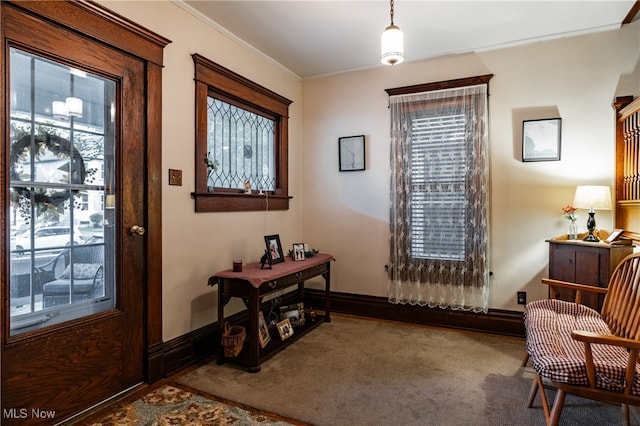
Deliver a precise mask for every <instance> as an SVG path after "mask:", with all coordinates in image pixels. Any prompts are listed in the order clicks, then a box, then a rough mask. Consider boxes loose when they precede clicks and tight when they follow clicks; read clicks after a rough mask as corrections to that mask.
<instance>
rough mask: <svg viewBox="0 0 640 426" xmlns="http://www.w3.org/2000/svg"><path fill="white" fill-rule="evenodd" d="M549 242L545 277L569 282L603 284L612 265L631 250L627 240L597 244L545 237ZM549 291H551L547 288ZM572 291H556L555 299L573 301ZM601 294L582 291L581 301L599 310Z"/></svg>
mask: <svg viewBox="0 0 640 426" xmlns="http://www.w3.org/2000/svg"><path fill="white" fill-rule="evenodd" d="M547 242H548V243H549V278H551V279H555V280H561V281H569V282H573V283H579V284H585V285H592V286H596V287H607V286H608V285H609V278H610V277H611V274H612V273H613V271H614V269H615V268H616V266H617V265H618V264H619V263H620V262H621V261H622V259H624V258H625V257H626V256H628V255H629V254H631V253H632V252H633V246H632V244H631V243H632V242H631V240H620V241H614V242H613V243H611V244H608V243H605V242H603V241H600V242H597V243H590V242H585V241H582V240H580V239H578V240H567V239H566V237H559V238H554V239H551V240H547ZM549 291H553V290H552V289H551V288H550V289H549ZM574 296H575V295H574V294H573V291H572V290H568V289H558V290H556V298H558V299H562V300H570V301H573V300H574ZM603 300H604V296H603V295H600V296H598V295H595V294H584V295H583V298H582V304H583V305H586V306H589V307H591V308H593V309H596V310H598V311H600V308H602V302H603Z"/></svg>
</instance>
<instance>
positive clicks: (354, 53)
mask: <svg viewBox="0 0 640 426" xmlns="http://www.w3.org/2000/svg"><path fill="white" fill-rule="evenodd" d="M173 1H174V2H175V3H176V4H178V5H179V6H181V7H182V8H184V9H186V10H187V11H189V12H190V13H192V14H193V15H195V16H197V17H199V18H201V19H203V20H204V21H207V22H209V23H210V24H211V25H213V26H214V27H216V28H217V29H218V30H220V31H221V32H223V33H225V34H227V35H229V36H231V37H232V38H234V39H236V40H238V41H239V42H240V43H242V44H245V45H249V46H252V47H253V48H255V49H257V50H258V51H260V52H262V53H263V54H264V55H266V56H268V57H270V58H271V59H273V60H274V61H276V62H278V63H280V64H281V65H282V66H284V67H285V68H287V69H289V70H290V71H292V72H293V73H295V74H296V75H298V76H299V77H301V78H308V77H313V76H319V75H325V74H333V73H339V72H344V71H349V70H356V69H365V68H371V67H376V66H380V67H383V66H385V65H382V64H381V63H380V35H381V34H382V32H383V31H384V28H385V27H386V26H387V25H389V23H390V16H389V1H385V0H373V1H356V0H353V1H312V0H298V1H267V0H263V1H238V0H236V1H217V0H216V1H205V0H173ZM634 5H635V8H634ZM637 7H638V4H637V2H636V1H635V0H603V1H593V0H591V1H577V0H572V1H559V0H558V1H540V0H538V1H522V0H511V1H504V0H502V1H498V0H493V1H486V0H485V1H483V0H480V1H457V0H454V1H451V0H449V1H417V0H395V6H394V9H395V13H394V23H395V24H396V25H397V26H399V27H400V29H401V30H402V31H403V33H404V51H405V61H419V60H424V59H430V58H437V57H442V56H446V55H453V54H460V53H466V52H474V51H483V50H489V49H495V48H500V47H507V46H514V45H518V44H524V43H533V42H536V41H541V40H548V39H553V38H560V37H568V36H573V35H579V34H585V33H591V32H596V31H607V30H613V29H617V28H620V25H621V23H622V22H623V21H624V20H625V17H627V15H628V14H629V12H630V11H631V10H632V9H633V10H637ZM635 19H638V15H636V16H635ZM396 66H402V65H401V64H400V65H396Z"/></svg>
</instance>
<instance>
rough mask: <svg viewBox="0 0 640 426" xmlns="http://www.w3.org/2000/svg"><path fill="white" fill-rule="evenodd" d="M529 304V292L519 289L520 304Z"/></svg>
mask: <svg viewBox="0 0 640 426" xmlns="http://www.w3.org/2000/svg"><path fill="white" fill-rule="evenodd" d="M526 304H527V292H526V291H519V292H518V305H526Z"/></svg>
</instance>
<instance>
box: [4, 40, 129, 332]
mask: <svg viewBox="0 0 640 426" xmlns="http://www.w3.org/2000/svg"><path fill="white" fill-rule="evenodd" d="M9 87H10V129H11V130H10V131H11V134H10V143H11V146H10V150H9V152H10V161H9V168H10V170H9V174H10V179H11V184H10V189H9V190H10V194H9V200H10V204H9V206H8V209H9V215H8V217H9V218H10V220H9V235H10V250H9V251H8V253H9V256H10V259H9V262H8V264H9V269H10V270H9V272H10V273H9V283H8V284H9V286H10V288H9V298H10V324H11V334H12V335H15V334H18V333H22V332H24V331H31V330H34V329H38V328H42V327H47V326H49V325H53V324H58V323H60V322H64V321H68V320H73V319H77V318H80V317H82V316H86V315H91V314H94V313H98V312H102V311H104V310H107V309H111V308H113V307H115V297H114V296H115V267H116V265H115V256H114V249H115V247H114V233H115V229H116V221H115V219H116V215H115V207H116V206H115V196H114V194H115V193H116V187H115V185H114V183H115V176H114V173H115V147H116V140H115V120H114V115H115V98H116V83H115V81H112V80H108V79H105V78H103V77H100V76H97V75H92V74H90V73H87V72H84V71H81V70H77V69H74V68H71V67H69V66H67V65H64V64H62V63H58V62H54V61H51V60H48V59H46V58H43V57H40V56H37V55H34V54H31V53H28V52H25V51H21V50H19V49H15V48H11V49H10V76H9Z"/></svg>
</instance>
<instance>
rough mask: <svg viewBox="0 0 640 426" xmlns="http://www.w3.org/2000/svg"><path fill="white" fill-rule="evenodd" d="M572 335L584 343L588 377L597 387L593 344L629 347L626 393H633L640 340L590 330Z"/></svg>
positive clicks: (590, 385)
mask: <svg viewBox="0 0 640 426" xmlns="http://www.w3.org/2000/svg"><path fill="white" fill-rule="evenodd" d="M571 337H573V338H574V339H576V340H578V341H581V342H583V343H584V357H585V364H586V367H587V378H588V379H589V387H590V388H592V389H595V388H596V368H595V364H594V362H593V351H592V348H591V344H592V343H595V344H602V345H613V346H620V347H622V348H625V349H627V351H628V352H629V355H628V357H627V366H626V367H625V383H626V385H625V388H624V394H625V395H629V394H630V393H631V386H632V385H633V378H634V375H635V373H636V362H637V359H638V349H640V341H638V340H634V339H627V338H625V337H618V336H615V335H610V334H606V335H605V334H598V333H593V332H590V331H582V330H574V331H572V332H571Z"/></svg>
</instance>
